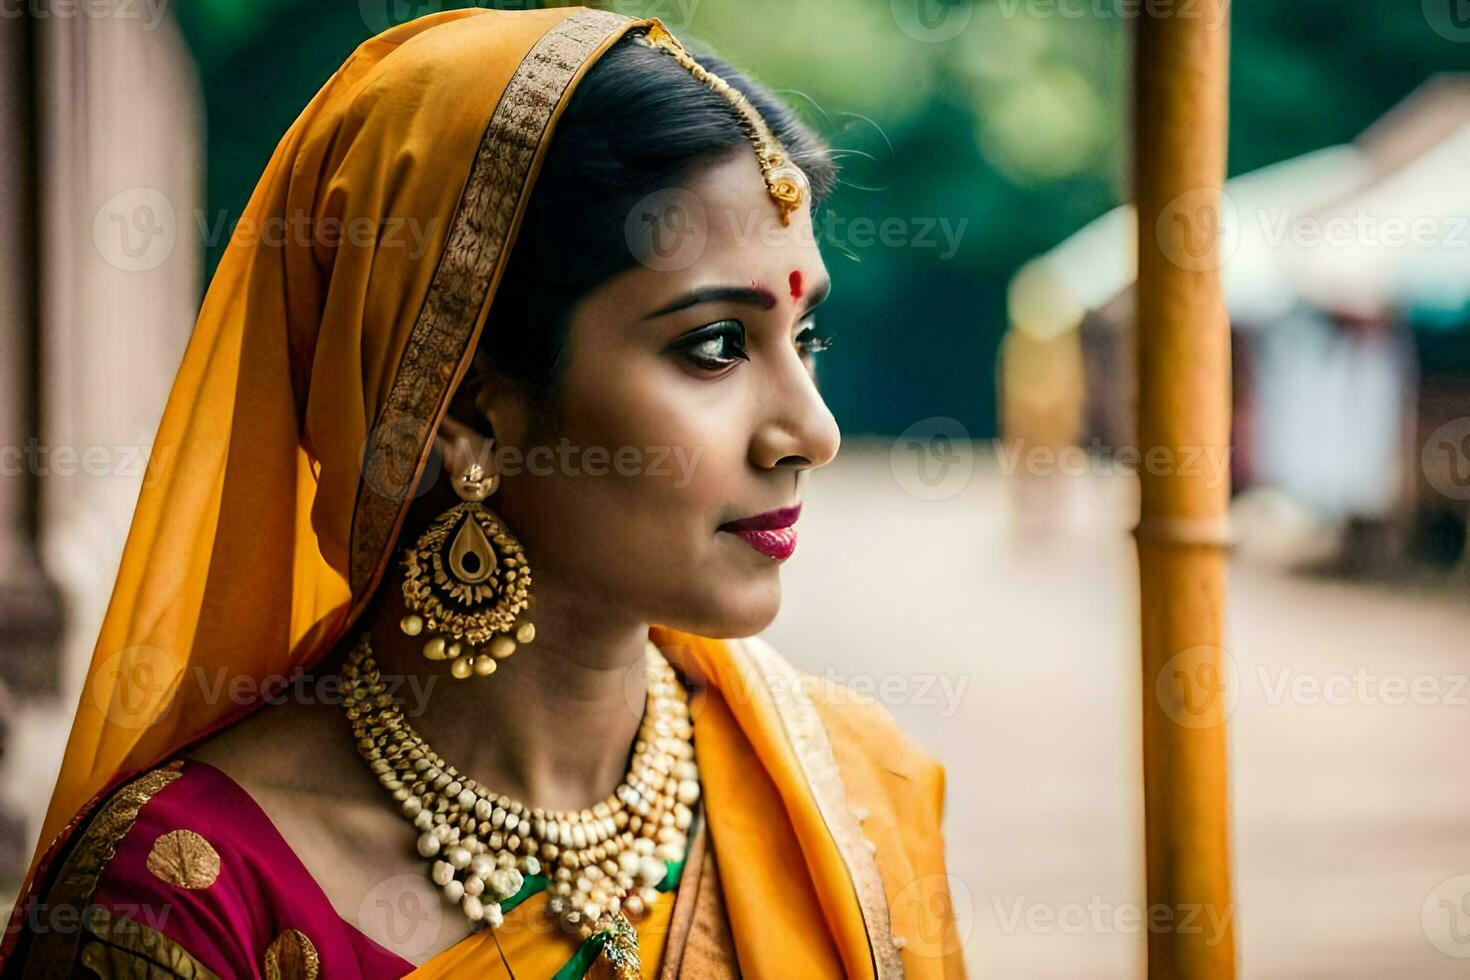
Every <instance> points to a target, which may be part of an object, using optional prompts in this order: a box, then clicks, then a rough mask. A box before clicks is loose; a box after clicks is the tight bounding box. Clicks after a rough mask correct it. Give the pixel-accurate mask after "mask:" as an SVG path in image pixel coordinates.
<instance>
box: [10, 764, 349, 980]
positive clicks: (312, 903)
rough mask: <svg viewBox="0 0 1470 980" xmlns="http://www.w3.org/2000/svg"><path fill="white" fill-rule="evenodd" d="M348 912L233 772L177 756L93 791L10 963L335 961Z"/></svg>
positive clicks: (165, 969) (64, 971)
mask: <svg viewBox="0 0 1470 980" xmlns="http://www.w3.org/2000/svg"><path fill="white" fill-rule="evenodd" d="M59 916H66V917H68V919H69V921H68V922H65V923H63V922H60V921H56V920H57V917H59ZM344 925H345V923H344V922H343V920H341V919H340V917H338V916H336V915H335V913H334V912H333V910H332V907H331V905H330V903H328V902H327V900H326V898H325V896H324V895H323V894H322V892H321V890H320V888H318V887H317V886H316V885H315V883H314V882H313V880H312V879H311V878H310V876H309V875H307V873H306V871H305V869H304V867H303V866H302V865H301V862H300V861H299V859H297V857H296V855H295V854H294V853H293V852H292V851H291V850H290V848H289V847H287V845H286V844H285V841H284V840H283V839H282V838H281V836H280V835H279V833H277V832H276V830H275V828H274V826H273V825H272V823H271V822H270V820H269V818H267V817H266V815H265V813H264V812H263V811H262V810H261V809H260V807H259V805H258V804H257V803H256V802H255V800H254V799H253V798H252V797H251V796H250V795H249V794H248V793H247V792H246V791H245V790H244V789H243V788H242V787H240V786H239V784H237V783H235V782H234V781H233V780H232V779H231V778H230V777H229V776H227V775H225V774H224V773H223V772H221V771H220V770H218V769H216V768H214V767H213V766H211V765H209V764H207V763H204V762H199V761H196V760H192V759H176V760H174V761H171V762H169V763H167V764H165V765H162V766H159V767H158V768H155V769H151V770H148V771H146V772H143V773H140V774H137V775H134V776H132V777H130V778H128V779H126V780H124V781H122V782H120V783H119V784H118V785H117V786H116V787H115V788H113V789H112V790H110V791H109V792H107V793H105V794H104V795H103V796H101V797H100V798H99V799H98V800H96V801H95V802H94V805H93V806H92V808H91V809H90V811H89V812H88V815H87V816H85V817H84V818H83V820H82V822H81V823H80V824H79V825H78V827H77V829H76V830H75V831H74V832H73V835H72V839H71V840H70V841H68V843H67V845H66V847H65V848H64V850H63V851H62V853H61V855H60V857H59V858H58V863H57V864H56V865H55V871H54V872H52V873H51V874H50V875H48V878H47V880H46V881H45V882H44V883H43V884H42V885H41V886H40V887H39V888H38V889H37V892H36V894H35V896H34V897H33V898H32V899H31V900H30V905H29V907H28V909H27V916H26V920H25V921H24V922H23V923H22V930H23V933H24V935H25V941H24V943H23V944H22V945H21V946H20V947H19V949H18V953H17V956H16V958H15V959H16V962H15V963H12V964H11V965H12V966H18V968H19V970H20V972H18V973H17V974H16V975H22V976H27V977H30V976H71V975H74V974H76V973H85V970H82V969H81V968H83V967H85V968H86V969H87V970H91V971H92V972H94V973H97V974H100V975H102V976H113V975H118V976H132V975H134V974H135V973H136V971H138V970H139V969H143V968H144V967H147V970H145V971H144V975H148V976H159V977H194V978H208V977H214V976H230V975H234V973H235V972H236V971H237V970H239V969H240V967H241V966H242V965H245V964H252V965H253V966H254V969H255V970H256V971H259V970H264V971H265V972H266V973H267V975H269V974H270V971H271V968H272V965H274V966H275V968H276V969H277V972H278V974H279V973H280V970H281V969H283V968H284V967H285V966H286V965H287V964H289V963H298V964H299V963H310V962H317V963H322V964H324V963H325V958H324V956H323V954H331V955H332V956H333V957H335V958H337V959H338V960H339V962H340V960H341V958H342V957H343V955H344V954H343V950H344V948H345V950H346V955H347V956H348V959H349V961H350V960H351V959H355V958H356V955H355V954H356V950H355V949H354V947H355V946H356V944H355V943H353V942H352V940H351V937H350V935H345V934H343V930H344ZM344 943H345V944H346V945H345V947H344ZM148 964H153V966H148ZM148 970H152V971H153V972H147V971H148ZM7 975H10V974H7ZM87 975H90V974H87ZM287 975H289V973H288V974H287Z"/></svg>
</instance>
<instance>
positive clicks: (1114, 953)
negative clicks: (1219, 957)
mask: <svg viewBox="0 0 1470 980" xmlns="http://www.w3.org/2000/svg"><path fill="white" fill-rule="evenodd" d="M889 445H890V444H889V443H887V442H882V443H876V442H875V443H870V444H867V445H864V444H861V443H858V442H855V441H852V440H849V442H848V443H847V444H845V445H844V447H843V451H842V455H841V457H840V459H839V460H838V461H837V462H835V463H834V464H832V465H831V466H830V467H828V468H827V469H825V470H823V471H821V472H819V473H818V474H815V479H814V480H813V482H812V489H811V492H810V493H809V495H808V505H807V507H806V509H805V511H804V514H803V517H802V522H801V542H800V544H799V546H798V548H797V554H796V556H795V557H794V558H793V559H792V561H791V562H790V563H789V564H788V565H787V567H786V569H785V572H784V574H785V576H786V578H785V582H786V599H785V605H784V608H783V611H782V614H781V616H780V618H779V619H778V620H777V622H776V623H775V624H773V626H772V627H771V629H770V630H769V631H768V632H767V637H768V638H769V639H770V640H771V641H772V642H773V643H774V644H775V645H776V646H777V648H778V649H780V650H782V652H783V653H785V654H786V655H787V656H789V657H790V658H791V659H792V660H794V661H796V662H797V663H798V664H799V665H801V666H802V667H804V668H805V669H807V670H810V671H813V672H816V673H822V674H826V675H828V676H831V677H832V678H834V679H836V680H840V681H844V682H846V683H849V684H852V685H855V686H858V687H860V688H861V687H863V686H864V685H866V690H868V691H871V692H874V693H875V695H876V696H877V697H878V698H879V699H880V700H882V701H883V702H884V703H885V704H887V705H888V707H889V708H890V710H891V711H892V712H893V713H894V715H895V716H896V717H897V718H898V719H899V721H900V723H901V724H902V725H903V727H904V728H905V729H906V730H907V731H909V732H910V733H912V734H913V736H914V737H915V738H916V739H917V740H918V741H920V742H921V743H922V744H924V745H925V746H926V747H927V748H929V749H930V750H931V751H933V752H935V753H936V754H937V755H939V756H940V758H941V759H942V760H943V761H944V762H945V763H946V766H947V768H948V772H949V798H948V819H947V836H948V846H949V854H950V870H951V873H952V874H953V875H954V876H956V877H957V878H958V879H960V881H961V882H962V883H963V887H961V888H957V892H959V894H958V895H957V907H958V908H959V912H960V916H961V919H962V924H963V925H964V927H965V928H966V930H967V934H968V941H967V943H966V951H967V957H968V961H969V963H970V968H971V972H972V974H973V975H975V976H987V977H1002V978H1010V977H1089V978H1092V977H1135V976H1140V975H1141V974H1142V935H1141V933H1140V926H1139V921H1140V916H1141V914H1142V911H1143V909H1142V906H1143V905H1144V897H1143V883H1142V881H1143V879H1142V874H1143V872H1142V841H1141V829H1140V828H1141V826H1142V798H1141V788H1140V777H1139V767H1140V765H1141V762H1140V755H1139V749H1138V722H1137V718H1138V713H1139V712H1138V698H1139V693H1138V689H1139V683H1138V677H1137V667H1136V662H1137V653H1136V650H1137V625H1136V618H1137V617H1136V608H1135V607H1136V602H1137V598H1136V590H1135V586H1134V577H1135V574H1134V572H1135V570H1134V559H1133V552H1132V548H1131V542H1130V538H1129V537H1128V533H1127V532H1128V528H1129V526H1130V516H1131V515H1132V514H1133V513H1134V512H1135V508H1136V504H1135V503H1134V500H1133V498H1132V494H1133V492H1134V491H1133V485H1132V483H1131V481H1129V480H1127V479H1125V478H1121V477H1116V476H1107V475H1096V476H1086V477H1066V478H1062V479H1060V480H1057V481H1055V482H1053V483H1052V484H1047V485H1041V484H1033V485H1031V486H1029V487H1025V488H1023V487H1021V486H1019V485H1018V481H1017V479H1016V478H1014V477H1005V476H1002V475H1001V473H1000V470H999V467H998V466H997V464H996V463H995V462H994V460H993V459H991V458H990V457H989V455H988V453H987V452H980V453H977V455H976V457H975V469H974V472H973V475H972V476H971V477H970V478H969V479H968V481H963V483H962V486H961V488H960V489H959V490H958V492H957V493H955V494H954V495H953V496H949V497H947V498H946V499H943V500H924V499H920V498H921V496H922V495H924V494H927V493H930V492H931V491H930V490H928V489H926V488H925V487H924V486H923V485H922V484H918V483H915V482H914V480H913V478H912V476H911V475H910V474H908V473H907V472H906V471H905V470H904V468H903V467H902V466H900V467H899V470H898V473H899V475H898V476H895V470H894V468H893V467H892V466H891V465H890V458H889ZM982 448H988V447H982ZM906 486H907V487H908V489H906ZM1023 489H1025V490H1028V491H1031V492H1028V493H1025V494H1022V493H1021V492H1020V491H1022V490H1023ZM911 490H912V491H913V492H910V491H911ZM916 494H917V495H916ZM1023 503H1026V504H1028V506H1024V507H1023V506H1022V504H1023ZM1028 515H1029V516H1028ZM1230 603H1231V610H1230V629H1229V640H1228V649H1229V652H1230V655H1231V657H1232V659H1233V661H1234V663H1235V666H1236V669H1237V672H1238V679H1239V685H1238V690H1239V692H1240V695H1239V701H1238V704H1237V706H1236V708H1235V711H1234V714H1233V716H1232V754H1233V765H1234V790H1233V792H1234V798H1235V837H1236V840H1235V856H1236V864H1237V881H1236V896H1237V902H1238V908H1237V911H1236V916H1237V929H1238V933H1237V942H1238V944H1239V948H1240V950H1241V955H1242V965H1243V969H1242V976H1245V977H1315V976H1323V977H1325V976H1332V977H1383V976H1390V975H1396V976H1414V977H1438V976H1463V975H1466V973H1467V972H1470V959H1462V958H1455V957H1452V956H1450V955H1448V954H1447V953H1446V952H1441V950H1440V949H1439V948H1437V947H1436V946H1435V945H1434V944H1433V943H1432V942H1431V937H1432V938H1433V939H1435V940H1437V941H1438V942H1439V944H1440V946H1442V947H1444V948H1445V949H1446V950H1448V951H1449V952H1452V953H1458V954H1459V955H1460V956H1462V957H1463V956H1470V898H1467V896H1470V877H1466V878H1465V879H1463V880H1461V881H1449V883H1448V884H1442V883H1445V882H1446V881H1447V880H1448V879H1453V878H1455V877H1456V876H1458V875H1470V762H1467V758H1470V685H1467V684H1466V683H1465V679H1466V676H1467V674H1470V596H1467V597H1466V599H1465V601H1464V602H1455V601H1452V600H1451V599H1450V598H1449V597H1448V596H1446V595H1437V596H1432V597H1431V596H1422V595H1414V594H1406V593H1397V594H1396V593H1393V592H1390V591H1387V590H1385V589H1382V588H1375V587H1371V586H1358V585H1346V584H1339V583H1334V582H1327V581H1320V580H1318V581H1314V580H1308V579H1302V578H1295V577H1289V576H1286V575H1284V574H1282V573H1280V572H1277V571H1274V570H1272V569H1269V568H1266V567H1263V566H1260V565H1251V564H1249V563H1247V562H1245V561H1244V560H1242V561H1239V562H1237V564H1236V567H1235V569H1234V570H1233V572H1232V577H1231V592H1230ZM1416 702H1419V703H1416ZM1437 887H1438V888H1439V890H1438V891H1437V892H1436V888H1437ZM1432 893H1433V894H1432ZM1442 900H1443V902H1447V903H1448V904H1443V903H1442ZM1462 900H1463V905H1460V903H1461V902H1462ZM1457 906H1458V908H1457ZM1452 914H1457V915H1458V916H1459V919H1458V921H1452V920H1451V919H1450V918H1449V917H1450V916H1451V915H1452ZM1426 923H1427V925H1426ZM1199 925H1200V927H1201V928H1204V929H1206V930H1209V929H1210V928H1211V924H1210V922H1208V921H1207V920H1203V919H1202V920H1200V922H1199ZM1451 926H1456V927H1457V928H1458V929H1459V931H1458V932H1455V931H1451Z"/></svg>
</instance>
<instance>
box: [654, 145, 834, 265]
mask: <svg viewBox="0 0 1470 980" xmlns="http://www.w3.org/2000/svg"><path fill="white" fill-rule="evenodd" d="M665 198H666V199H665V201H663V202H655V203H663V204H665V205H666V207H664V208H663V209H662V210H661V211H660V210H659V209H658V208H657V207H655V208H654V209H653V210H654V211H655V214H654V216H653V217H652V219H651V224H650V225H649V227H650V228H651V229H652V230H654V231H655V232H660V231H661V232H662V234H663V237H662V240H661V241H657V242H656V241H648V242H643V243H639V244H640V245H642V246H643V247H644V248H647V249H650V250H651V251H652V253H653V254H652V255H650V261H647V262H645V263H643V264H644V265H647V266H649V267H650V268H653V269H654V270H656V271H664V272H668V273H672V274H673V278H676V279H677V280H678V281H679V283H680V284H686V285H692V284H695V283H696V282H697V283H704V282H713V281H717V280H718V281H739V280H741V279H752V278H755V279H759V280H761V281H762V284H763V285H766V286H768V287H771V288H776V287H777V286H779V285H780V284H781V283H784V282H786V280H787V278H788V277H789V276H790V274H791V273H792V272H796V271H799V272H800V273H801V275H802V277H803V278H804V279H805V280H806V281H807V282H808V283H811V282H815V281H816V280H818V279H820V278H822V277H823V276H825V274H826V266H825V265H824V263H823V262H822V255H821V250H820V249H819V248H818V246H817V242H816V236H815V229H814V227H813V224H812V216H811V206H810V203H807V204H803V205H802V206H801V207H800V208H798V209H797V210H795V211H793V212H791V214H790V215H789V223H786V222H783V221H782V220H781V212H780V210H779V209H778V208H777V206H776V202H775V200H774V199H773V198H772V197H771V195H770V193H769V192H768V190H767V188H766V182H765V178H764V177H763V175H762V174H761V169H760V164H759V162H757V160H756V156H755V151H754V149H750V150H748V151H745V152H739V151H737V152H736V153H734V154H733V155H731V156H728V157H726V158H725V159H723V160H721V161H719V162H717V163H714V164H711V165H709V166H706V167H702V168H700V169H699V170H698V171H696V172H695V173H694V174H692V175H690V176H688V177H686V178H685V179H684V181H683V182H682V183H681V184H680V185H679V186H678V187H676V188H672V189H671V190H670V191H669V192H668V193H667V194H666V195H665ZM671 246H674V247H676V248H677V250H678V252H677V254H672V255H668V258H669V259H670V261H663V262H660V261H659V254H658V253H659V250H660V248H661V249H662V250H664V251H665V252H667V249H669V248H670V247H671ZM636 251H639V248H638V247H637V246H635V252H636Z"/></svg>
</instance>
